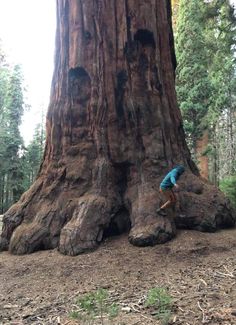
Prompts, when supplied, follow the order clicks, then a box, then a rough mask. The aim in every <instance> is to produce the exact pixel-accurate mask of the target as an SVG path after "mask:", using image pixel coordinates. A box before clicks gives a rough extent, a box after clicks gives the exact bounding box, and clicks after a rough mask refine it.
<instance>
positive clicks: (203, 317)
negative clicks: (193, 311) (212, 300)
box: [197, 301, 206, 323]
mask: <svg viewBox="0 0 236 325" xmlns="http://www.w3.org/2000/svg"><path fill="white" fill-rule="evenodd" d="M197 305H198V308H199V309H200V310H201V312H202V322H203V323H205V322H206V318H205V312H204V310H203V308H202V307H201V305H200V302H199V301H198V302H197Z"/></svg>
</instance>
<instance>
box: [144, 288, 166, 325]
mask: <svg viewBox="0 0 236 325" xmlns="http://www.w3.org/2000/svg"><path fill="white" fill-rule="evenodd" d="M171 306H172V298H171V296H170V295H169V293H168V292H167V290H166V289H165V288H162V287H158V288H152V289H150V290H149V291H148V294H147V299H146V301H145V307H151V308H153V309H154V312H155V315H156V317H157V318H158V319H159V320H160V321H161V322H162V324H163V325H165V324H168V322H169V320H170V317H171Z"/></svg>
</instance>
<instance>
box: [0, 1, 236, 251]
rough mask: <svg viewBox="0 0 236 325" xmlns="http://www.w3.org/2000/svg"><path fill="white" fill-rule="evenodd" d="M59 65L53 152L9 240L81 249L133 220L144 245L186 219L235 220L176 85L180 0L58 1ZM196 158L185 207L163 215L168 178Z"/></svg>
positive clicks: (8, 226) (19, 209) (11, 220)
mask: <svg viewBox="0 0 236 325" xmlns="http://www.w3.org/2000/svg"><path fill="white" fill-rule="evenodd" d="M57 24H58V25H57V34H56V58H55V70H54V77H53V81H52V90H51V101H50V107H49V111H48V115H47V140H46V149H45V154H44V160H43V163H42V166H41V170H40V173H39V176H38V178H37V180H36V182H35V183H34V184H33V185H32V187H31V188H30V189H29V190H28V192H26V193H25V194H24V195H23V196H22V197H21V199H20V201H19V202H18V203H16V204H15V205H13V206H12V207H11V209H10V210H9V211H8V212H7V213H6V214H5V217H4V226H3V233H2V237H1V249H9V250H10V251H11V252H13V253H15V254H24V253H30V252H33V251H35V250H38V249H48V248H55V247H58V249H59V251H60V252H62V253H64V254H69V255H76V254H79V253H81V252H84V251H86V250H90V249H94V248H95V247H97V245H98V244H99V243H100V242H101V240H102V239H103V238H104V237H105V236H109V235H111V234H118V233H121V232H124V231H129V241H130V242H131V243H132V244H134V245H154V244H157V243H164V242H166V241H168V240H170V239H171V238H172V237H173V236H174V235H175V233H176V226H175V224H176V225H177V226H179V227H184V228H189V229H198V230H203V231H204V230H210V231H213V230H215V229H217V228H220V227H224V226H233V225H234V223H235V216H234V215H233V214H232V210H230V207H229V206H228V203H227V201H226V200H225V198H224V197H223V195H222V194H221V193H220V192H219V191H218V190H217V189H216V188H215V187H211V186H209V185H207V184H206V183H203V181H201V180H200V178H199V176H198V170H197V168H196V167H195V165H194V163H193V162H192V160H191V157H190V153H189V150H188V149H187V146H186V143H185V139H184V132H183V127H182V120H181V115H180V112H179V109H178V107H177V103H176V95H175V87H174V67H175V55H174V47H173V35H172V28H171V7H170V1H169V0H145V1H144V0H119V1H116V0H96V1H95V0H78V1H75V0H57ZM176 163H182V164H184V165H185V166H186V169H187V171H186V173H185V175H184V176H183V177H182V181H181V182H180V184H181V187H182V190H183V191H182V192H181V193H180V210H181V213H180V212H179V210H178V211H176V215H175V217H176V218H175V221H176V223H175V222H174V221H173V218H172V217H173V216H174V214H173V212H172V209H170V211H168V216H167V217H165V218H164V217H161V216H158V215H157V214H156V209H157V208H158V206H159V203H160V200H161V198H160V196H159V193H158V187H159V182H160V180H161V179H162V178H163V176H164V174H165V173H166V172H167V171H168V170H169V169H170V168H172V167H173V166H174V165H175V164H176Z"/></svg>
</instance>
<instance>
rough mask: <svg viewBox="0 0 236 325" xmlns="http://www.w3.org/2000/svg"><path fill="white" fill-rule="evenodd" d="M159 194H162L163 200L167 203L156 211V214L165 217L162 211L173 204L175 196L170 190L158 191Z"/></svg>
mask: <svg viewBox="0 0 236 325" xmlns="http://www.w3.org/2000/svg"><path fill="white" fill-rule="evenodd" d="M160 193H162V194H163V195H164V196H165V199H166V200H167V201H166V202H165V203H164V204H163V205H162V206H161V207H160V208H159V209H158V210H157V213H158V214H160V215H166V212H165V211H164V209H166V208H167V207H169V206H170V205H172V204H175V202H176V196H175V193H174V192H173V191H172V190H171V189H169V190H165V191H163V190H162V189H160Z"/></svg>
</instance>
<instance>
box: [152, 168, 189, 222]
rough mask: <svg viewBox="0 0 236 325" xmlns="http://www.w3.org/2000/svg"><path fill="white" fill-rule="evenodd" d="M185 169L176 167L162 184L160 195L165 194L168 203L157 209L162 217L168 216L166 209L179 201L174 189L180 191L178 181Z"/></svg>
mask: <svg viewBox="0 0 236 325" xmlns="http://www.w3.org/2000/svg"><path fill="white" fill-rule="evenodd" d="M184 171H185V168H184V166H182V165H177V166H176V167H174V168H173V169H172V170H171V171H170V172H169V173H168V174H167V175H166V176H165V177H164V179H163V180H162V182H161V184H160V190H159V191H160V193H162V194H164V196H165V198H166V199H167V201H166V202H165V203H164V204H163V205H162V206H161V207H160V208H159V209H157V213H158V214H159V215H161V216H166V211H165V209H166V208H167V207H169V206H170V205H174V204H175V203H176V201H177V198H176V195H175V193H174V192H173V188H175V189H176V190H177V191H178V190H179V185H178V184H177V180H178V179H179V177H180V176H181V175H182V174H183V173H184Z"/></svg>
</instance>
